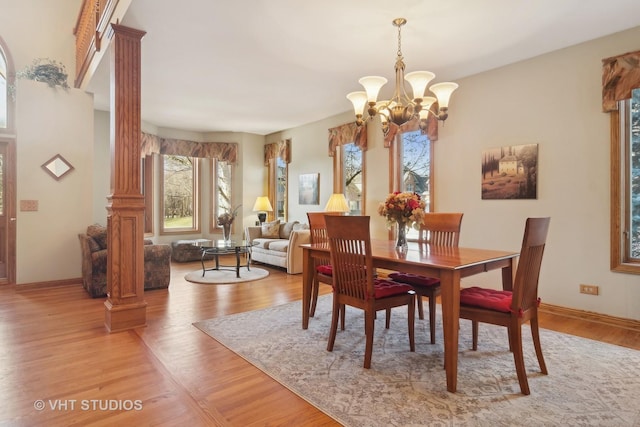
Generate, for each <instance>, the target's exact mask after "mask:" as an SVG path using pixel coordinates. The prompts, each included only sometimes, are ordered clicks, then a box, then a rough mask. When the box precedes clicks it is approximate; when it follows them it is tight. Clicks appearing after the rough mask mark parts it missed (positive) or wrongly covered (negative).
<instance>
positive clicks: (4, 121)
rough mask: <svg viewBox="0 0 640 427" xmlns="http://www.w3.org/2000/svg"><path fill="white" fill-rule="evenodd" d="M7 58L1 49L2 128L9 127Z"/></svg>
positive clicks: (0, 119) (0, 112)
mask: <svg viewBox="0 0 640 427" xmlns="http://www.w3.org/2000/svg"><path fill="white" fill-rule="evenodd" d="M7 80H8V79H7V60H6V59H5V57H4V53H3V52H2V49H0V128H2V129H6V127H7V122H8V120H7V95H8V92H7Z"/></svg>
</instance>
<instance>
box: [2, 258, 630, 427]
mask: <svg viewBox="0 0 640 427" xmlns="http://www.w3.org/2000/svg"><path fill="white" fill-rule="evenodd" d="M261 267H263V268H267V267H264V266H261ZM197 268H199V263H185V264H173V265H172V278H171V285H170V287H169V289H168V290H154V291H149V292H147V293H146V294H145V299H146V301H147V303H148V307H147V323H148V325H147V327H145V328H139V329H136V330H132V331H127V332H120V333H114V334H109V333H107V332H106V330H105V328H104V325H103V317H104V306H103V302H104V299H91V298H89V297H88V295H87V294H86V292H85V291H84V290H83V289H82V286H81V285H67V286H59V287H50V286H49V287H33V286H29V287H19V286H18V287H16V286H3V287H0V401H1V402H2V408H3V410H2V411H0V425H24V426H35V425H47V426H54V425H60V426H63V425H64V426H69V425H83V426H84V425H89V424H91V425H105V426H106V425H115V424H116V423H118V424H121V425H166V426H190V427H193V426H276V425H277V426H282V425H289V426H325V425H326V426H330V425H338V424H337V423H336V422H335V421H333V420H332V419H331V418H329V417H327V416H326V415H324V414H323V413H322V412H320V411H319V410H318V409H316V408H315V407H313V406H311V405H309V404H308V403H306V402H305V401H304V400H302V399H301V398H299V397H297V396H296V395H295V394H293V393H292V392H290V391H289V390H287V389H286V388H284V387H283V386H281V385H280V384H279V383H277V382H275V381H273V380H272V379H270V378H269V377H268V376H266V375H265V374H263V373H262V372H261V371H260V370H258V369H257V368H255V367H254V366H252V365H251V364H249V363H248V362H246V361H245V360H244V359H242V358H240V357H238V356H236V355H235V354H234V353H233V352H231V351H230V350H228V349H227V348H226V347H224V346H222V345H221V344H218V343H217V342H216V341H215V340H213V339H211V338H210V337H208V336H207V335H205V334H204V333H202V332H200V331H199V330H198V329H196V328H195V327H193V326H192V325H191V324H192V322H195V321H198V320H203V319H208V318H212V317H216V316H222V315H226V314H232V313H238V312H242V311H249V310H255V309H259V308H264V307H269V306H272V305H277V304H283V303H287V302H290V301H295V300H299V299H301V297H302V295H301V280H302V277H301V275H295V276H290V275H287V274H285V273H284V272H283V271H282V270H278V269H273V268H267V269H269V271H270V275H269V277H268V278H266V279H263V280H259V281H256V282H247V283H241V284H235V285H197V284H192V283H189V282H186V281H185V280H184V279H183V277H184V275H185V274H186V273H187V272H189V271H192V270H195V269H197ZM321 292H322V293H327V292H329V287H327V286H323V287H322V289H321ZM541 322H542V323H541V326H542V327H544V328H548V329H554V330H558V331H562V332H567V333H571V334H575V335H579V336H583V337H587V338H592V339H596V340H601V341H605V342H609V343H613V344H619V345H624V346H627V347H631V348H635V349H640V332H638V331H633V330H629V329H623V328H616V327H612V326H609V325H605V324H602V323H596V322H589V321H585V320H581V319H576V318H567V317H563V316H558V315H555V314H542V316H541ZM543 348H544V343H543ZM39 400H42V401H44V406H45V408H44V409H43V410H38V409H36V408H35V406H37V405H38V404H40V402H39ZM136 401H139V402H141V403H138V402H136ZM53 405H58V406H57V407H55V408H54V407H52V406H53ZM61 405H62V406H61ZM64 405H66V407H65V406H64ZM101 405H102V408H104V409H106V410H103V409H101ZM105 405H106V406H105ZM114 405H116V406H124V409H128V407H130V406H135V408H134V409H132V410H122V411H118V410H111V409H113V407H114ZM138 406H141V409H139V410H138V409H136V408H137V407H138ZM94 408H95V409H94Z"/></svg>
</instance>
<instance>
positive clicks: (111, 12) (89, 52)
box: [73, 0, 131, 87]
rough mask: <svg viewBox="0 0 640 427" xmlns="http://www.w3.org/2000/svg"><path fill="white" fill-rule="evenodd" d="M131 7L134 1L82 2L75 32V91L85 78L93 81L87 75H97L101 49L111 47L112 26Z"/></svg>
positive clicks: (88, 0)
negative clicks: (91, 73)
mask: <svg viewBox="0 0 640 427" xmlns="http://www.w3.org/2000/svg"><path fill="white" fill-rule="evenodd" d="M130 3H131V0H128V1H121V0H83V2H82V6H81V7H80V13H79V14H78V19H77V21H76V27H75V28H74V30H73V34H74V35H75V36H76V75H75V82H74V86H75V87H81V86H83V83H84V80H85V78H86V77H90V76H87V73H88V72H89V71H91V72H93V71H95V69H96V67H97V66H98V62H100V59H101V57H102V55H101V53H102V52H101V49H103V48H106V46H107V45H108V43H109V39H110V35H109V32H110V31H111V27H110V26H109V24H110V23H111V22H112V21H115V20H117V19H118V17H121V16H122V15H123V14H124V11H126V9H127V8H128V6H129V4H130ZM121 6H123V7H121ZM117 11H119V12H117ZM105 36H107V37H106V38H105Z"/></svg>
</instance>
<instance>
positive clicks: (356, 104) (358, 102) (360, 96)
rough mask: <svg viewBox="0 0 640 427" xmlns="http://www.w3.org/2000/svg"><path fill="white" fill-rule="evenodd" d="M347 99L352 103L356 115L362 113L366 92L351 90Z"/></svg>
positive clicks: (365, 102) (365, 101) (365, 103)
mask: <svg viewBox="0 0 640 427" xmlns="http://www.w3.org/2000/svg"><path fill="white" fill-rule="evenodd" d="M347 99H348V100H349V101H351V103H352V104H353V111H355V113H356V116H358V115H359V116H362V115H363V114H364V106H365V105H367V93H366V92H364V91H359V92H351V93H349V94H348V95H347Z"/></svg>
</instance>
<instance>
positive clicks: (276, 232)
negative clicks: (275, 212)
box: [262, 219, 280, 239]
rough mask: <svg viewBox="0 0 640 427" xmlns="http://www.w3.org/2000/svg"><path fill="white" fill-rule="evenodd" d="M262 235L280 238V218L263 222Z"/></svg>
mask: <svg viewBox="0 0 640 427" xmlns="http://www.w3.org/2000/svg"><path fill="white" fill-rule="evenodd" d="M262 237H263V238H265V239H279V238H280V220H279V219H278V220H275V221H272V222H263V223H262Z"/></svg>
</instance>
